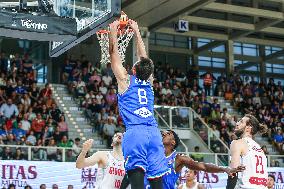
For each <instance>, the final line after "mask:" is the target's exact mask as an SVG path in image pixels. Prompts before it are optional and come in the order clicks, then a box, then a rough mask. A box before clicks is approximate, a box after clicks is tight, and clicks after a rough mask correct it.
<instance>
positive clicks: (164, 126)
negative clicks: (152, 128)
mask: <svg viewBox="0 0 284 189" xmlns="http://www.w3.org/2000/svg"><path fill="white" fill-rule="evenodd" d="M154 111H155V117H156V120H157V123H158V125H159V127H160V128H162V129H171V127H170V126H169V124H168V123H167V122H166V120H164V118H163V116H162V115H161V114H160V113H159V112H158V111H157V109H155V110H154ZM180 143H181V144H182V146H183V148H184V151H185V152H186V153H187V152H188V147H187V146H186V144H185V143H184V142H183V141H182V140H181V141H180Z"/></svg>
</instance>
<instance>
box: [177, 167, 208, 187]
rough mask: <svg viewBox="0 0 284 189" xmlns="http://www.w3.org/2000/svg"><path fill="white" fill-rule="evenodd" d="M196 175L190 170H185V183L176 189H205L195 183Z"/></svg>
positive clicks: (195, 172)
mask: <svg viewBox="0 0 284 189" xmlns="http://www.w3.org/2000/svg"><path fill="white" fill-rule="evenodd" d="M196 175H197V171H193V170H190V169H188V170H186V173H185V177H186V182H185V183H184V184H181V185H180V186H179V187H178V189H205V187H204V186H203V185H202V184H199V183H198V182H197V181H196Z"/></svg>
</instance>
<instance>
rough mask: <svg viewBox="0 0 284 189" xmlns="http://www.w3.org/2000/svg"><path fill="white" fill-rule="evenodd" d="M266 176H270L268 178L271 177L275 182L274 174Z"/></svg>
mask: <svg viewBox="0 0 284 189" xmlns="http://www.w3.org/2000/svg"><path fill="white" fill-rule="evenodd" d="M268 177H270V178H272V179H273V180H274V182H275V176H274V175H271V174H270V175H268Z"/></svg>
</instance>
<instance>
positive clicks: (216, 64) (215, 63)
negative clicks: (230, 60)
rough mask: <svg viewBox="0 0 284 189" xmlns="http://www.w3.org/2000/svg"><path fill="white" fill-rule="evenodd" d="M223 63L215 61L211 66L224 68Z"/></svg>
mask: <svg viewBox="0 0 284 189" xmlns="http://www.w3.org/2000/svg"><path fill="white" fill-rule="evenodd" d="M225 66H226V65H225V63H217V62H213V67H216V68H225Z"/></svg>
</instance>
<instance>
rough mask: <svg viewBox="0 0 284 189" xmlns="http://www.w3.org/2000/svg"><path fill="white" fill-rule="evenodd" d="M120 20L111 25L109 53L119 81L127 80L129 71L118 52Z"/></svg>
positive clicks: (112, 67) (113, 69)
mask: <svg viewBox="0 0 284 189" xmlns="http://www.w3.org/2000/svg"><path fill="white" fill-rule="evenodd" d="M119 23H120V22H119V21H118V20H116V21H114V22H113V23H111V24H110V25H109V26H110V35H109V54H110V61H111V69H112V71H113V73H114V75H115V77H116V79H117V81H118V83H120V81H126V80H127V71H126V69H125V68H124V67H123V65H122V61H121V58H120V56H119V53H118V40H117V28H118V26H119Z"/></svg>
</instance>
